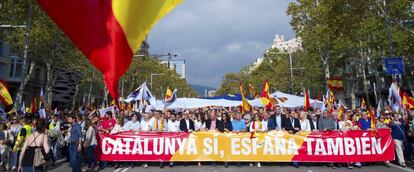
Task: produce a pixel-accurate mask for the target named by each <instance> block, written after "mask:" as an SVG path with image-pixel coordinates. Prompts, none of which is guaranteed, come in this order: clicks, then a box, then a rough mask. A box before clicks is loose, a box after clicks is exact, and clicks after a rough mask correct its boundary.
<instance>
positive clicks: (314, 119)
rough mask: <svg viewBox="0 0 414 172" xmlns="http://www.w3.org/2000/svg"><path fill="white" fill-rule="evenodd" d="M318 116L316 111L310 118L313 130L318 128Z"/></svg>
mask: <svg viewBox="0 0 414 172" xmlns="http://www.w3.org/2000/svg"><path fill="white" fill-rule="evenodd" d="M318 123H319V122H318V116H317V115H316V114H315V113H312V114H311V115H310V118H309V124H310V126H311V131H315V130H318Z"/></svg>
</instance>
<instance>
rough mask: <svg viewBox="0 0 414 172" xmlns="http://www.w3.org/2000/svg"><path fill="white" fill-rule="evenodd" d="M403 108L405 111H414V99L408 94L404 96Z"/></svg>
mask: <svg viewBox="0 0 414 172" xmlns="http://www.w3.org/2000/svg"><path fill="white" fill-rule="evenodd" d="M403 106H404V107H405V109H408V110H410V109H414V98H413V97H410V96H409V95H408V94H407V93H406V92H404V94H403Z"/></svg>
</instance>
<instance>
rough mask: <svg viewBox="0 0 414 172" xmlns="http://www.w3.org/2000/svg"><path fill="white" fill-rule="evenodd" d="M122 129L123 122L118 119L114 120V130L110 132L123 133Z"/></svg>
mask: <svg viewBox="0 0 414 172" xmlns="http://www.w3.org/2000/svg"><path fill="white" fill-rule="evenodd" d="M123 127H124V120H123V119H122V118H118V120H116V124H115V126H114V128H113V129H112V130H111V134H116V133H120V132H123V131H124V130H123V129H122V128H123Z"/></svg>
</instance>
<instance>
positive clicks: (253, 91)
mask: <svg viewBox="0 0 414 172" xmlns="http://www.w3.org/2000/svg"><path fill="white" fill-rule="evenodd" d="M249 92H250V95H251V97H253V98H258V97H259V95H257V91H256V89H255V88H254V86H253V85H252V84H251V83H249Z"/></svg>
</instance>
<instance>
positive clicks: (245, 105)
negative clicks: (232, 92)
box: [240, 83, 251, 113]
mask: <svg viewBox="0 0 414 172" xmlns="http://www.w3.org/2000/svg"><path fill="white" fill-rule="evenodd" d="M240 94H241V96H242V104H241V109H242V113H246V112H249V111H250V109H251V106H250V104H249V102H247V99H246V97H244V93H243V85H242V83H240Z"/></svg>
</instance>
